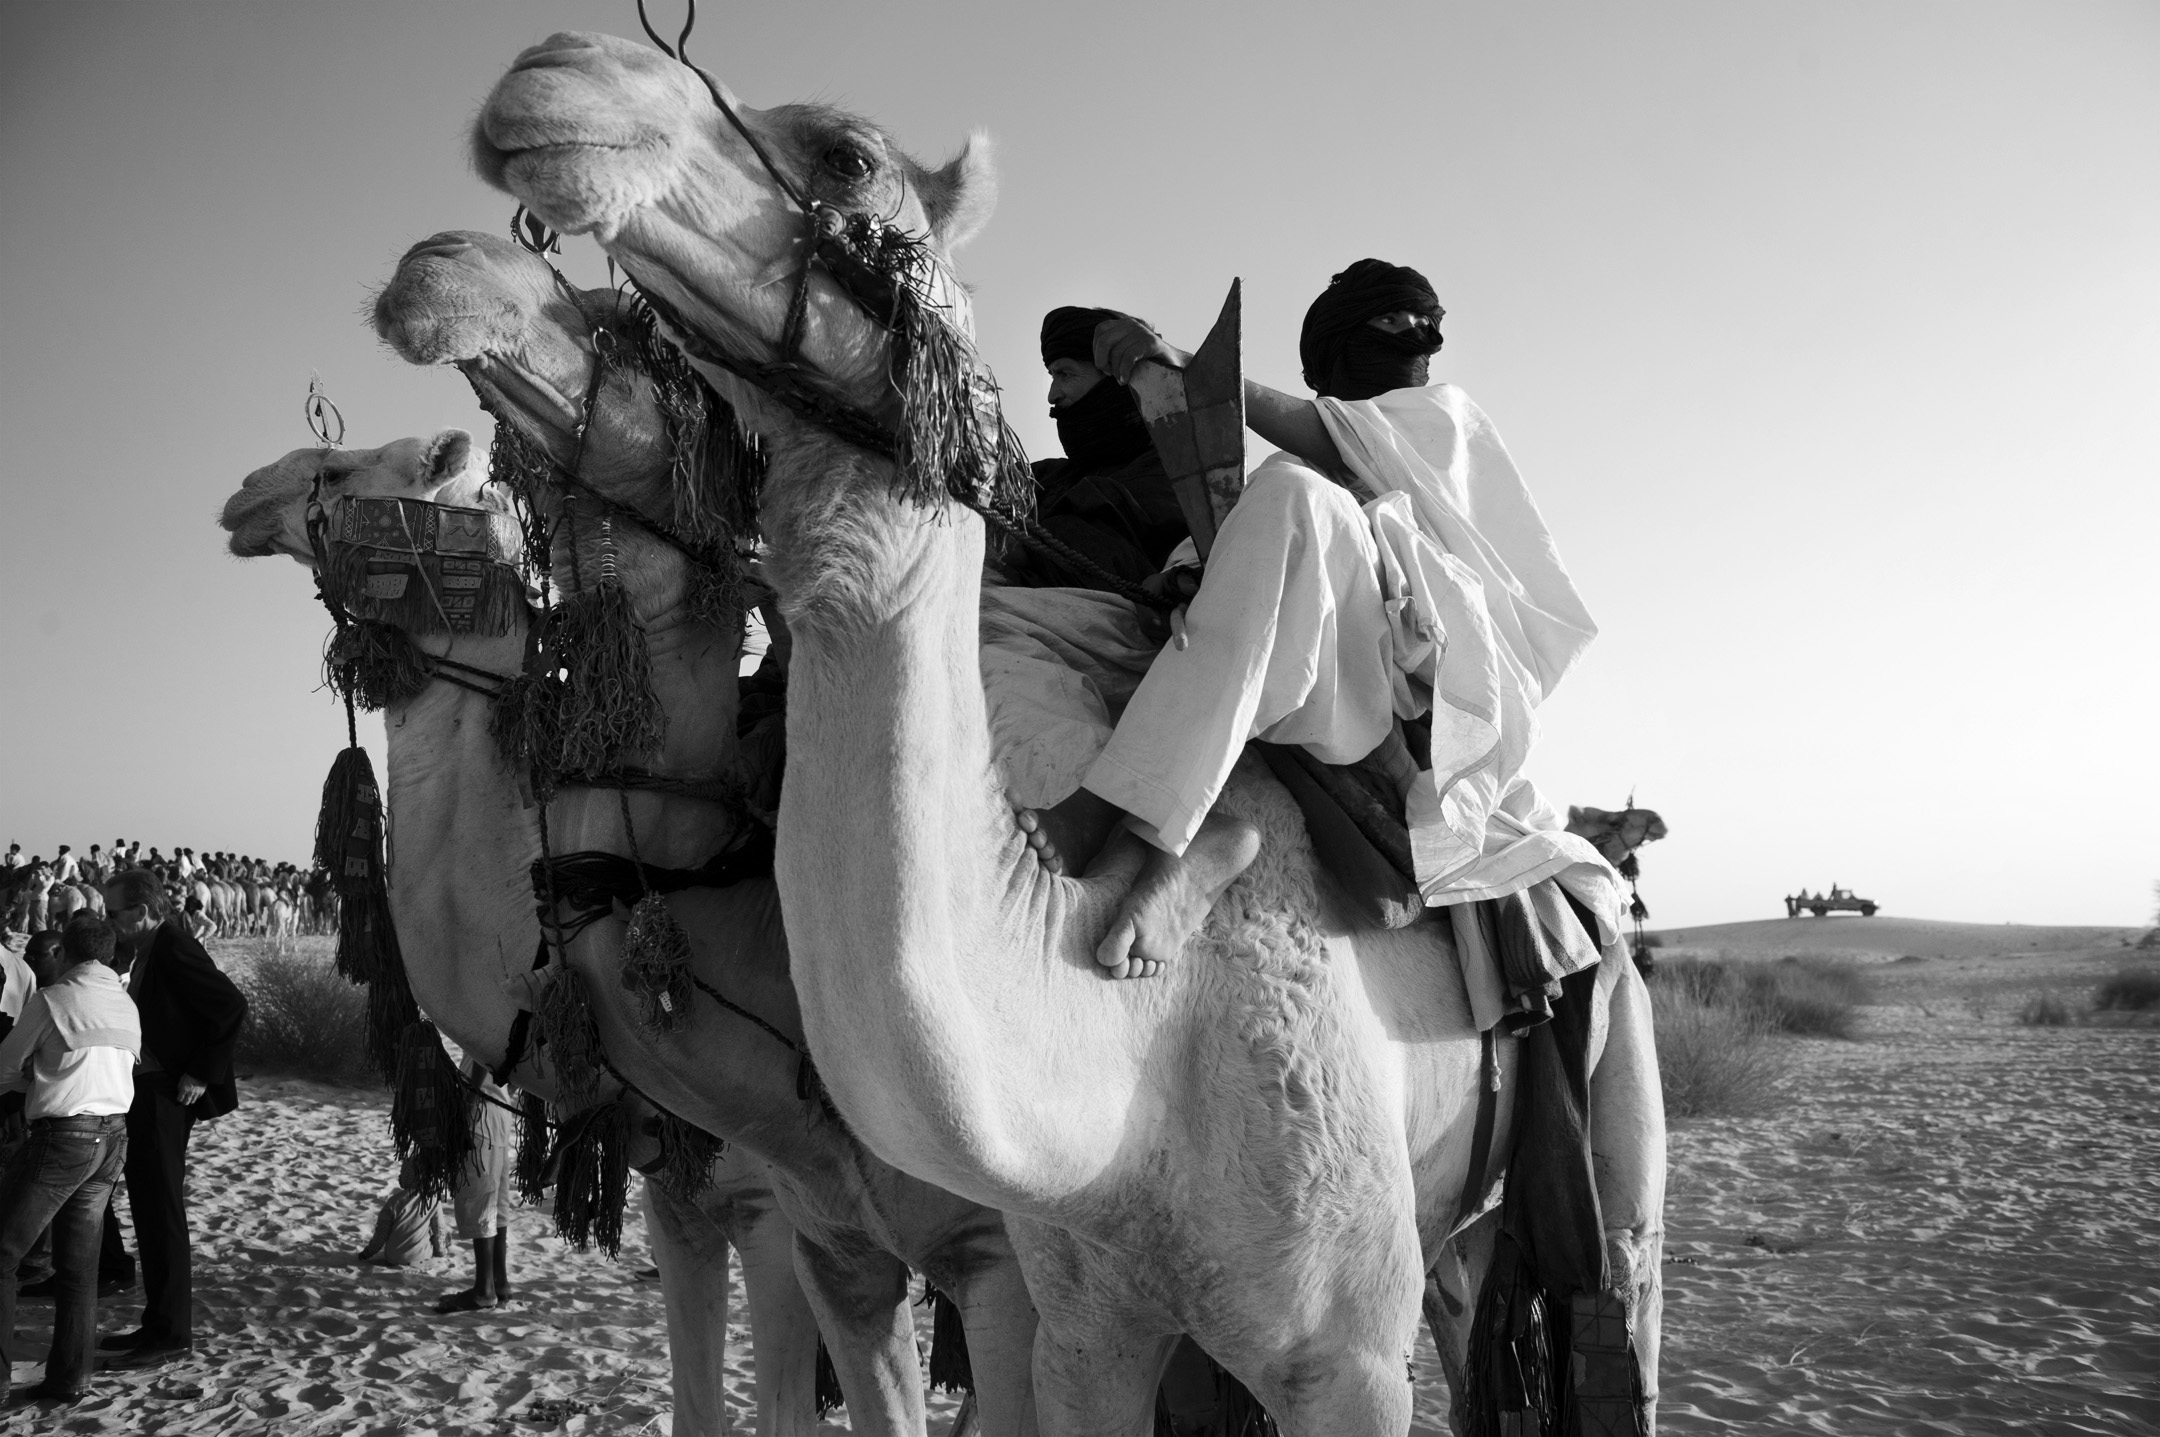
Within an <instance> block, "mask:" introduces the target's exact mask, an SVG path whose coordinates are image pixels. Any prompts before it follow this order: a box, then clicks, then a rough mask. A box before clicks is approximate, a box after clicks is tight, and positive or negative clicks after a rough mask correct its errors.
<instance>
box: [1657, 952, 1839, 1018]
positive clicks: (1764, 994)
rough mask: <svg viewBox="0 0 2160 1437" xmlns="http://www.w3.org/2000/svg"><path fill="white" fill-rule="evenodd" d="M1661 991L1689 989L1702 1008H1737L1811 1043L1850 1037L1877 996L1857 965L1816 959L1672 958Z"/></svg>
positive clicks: (1664, 966) (1662, 971)
mask: <svg viewBox="0 0 2160 1437" xmlns="http://www.w3.org/2000/svg"><path fill="white" fill-rule="evenodd" d="M1658 986H1659V987H1660V988H1661V989H1662V988H1666V987H1672V988H1679V989H1685V990H1686V991H1687V992H1688V993H1689V994H1691V995H1692V996H1693V997H1694V999H1695V1001H1697V1002H1699V1003H1705V1004H1709V1005H1711V1006H1715V1007H1726V1008H1734V1009H1738V1010H1740V1011H1742V1012H1745V1013H1748V1014H1750V1015H1751V1016H1752V1017H1754V1018H1755V1019H1756V1021H1757V1022H1759V1023H1760V1024H1761V1025H1762V1026H1763V1027H1765V1028H1767V1029H1769V1030H1771V1031H1773V1032H1779V1033H1791V1034H1795V1035H1797V1036H1800V1037H1808V1038H1850V1037H1851V1036H1852V1033H1853V1024H1854V1023H1855V1021H1857V1019H1858V1016H1859V1009H1860V1008H1861V1007H1862V1006H1863V1005H1864V1004H1866V1003H1867V1002H1868V1001H1869V999H1870V998H1871V997H1872V996H1873V994H1872V985H1871V984H1870V983H1869V981H1868V979H1867V975H1866V974H1864V973H1862V972H1861V971H1860V969H1859V967H1858V966H1857V965H1855V964H1853V963H1850V962H1847V961H1845V960H1843V959H1838V958H1824V957H1814V956H1801V957H1793V958H1787V959H1785V960H1783V961H1782V962H1778V963H1738V962H1730V961H1727V960H1725V959H1712V958H1670V959H1667V960H1666V961H1665V962H1663V963H1661V964H1660V965H1659V966H1658Z"/></svg>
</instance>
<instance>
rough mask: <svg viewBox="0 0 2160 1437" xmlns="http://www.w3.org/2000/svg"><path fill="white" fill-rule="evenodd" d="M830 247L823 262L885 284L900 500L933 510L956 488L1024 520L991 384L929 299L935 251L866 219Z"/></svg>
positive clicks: (1021, 483)
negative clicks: (897, 411)
mask: <svg viewBox="0 0 2160 1437" xmlns="http://www.w3.org/2000/svg"><path fill="white" fill-rule="evenodd" d="M837 243H838V244H839V245H840V246H843V247H844V249H845V256H844V257H841V256H835V255H832V254H830V253H828V252H827V250H826V249H824V248H821V250H820V254H821V256H823V257H825V258H826V259H827V262H828V264H833V262H834V260H835V259H836V258H838V259H839V264H837V265H834V268H835V269H836V270H837V269H840V268H842V267H850V268H852V266H848V265H847V261H848V260H849V259H852V261H853V262H854V266H860V269H861V271H863V272H866V273H867V276H869V277H873V283H874V282H875V281H877V280H882V281H885V282H886V283H889V284H890V286H891V312H890V313H889V314H888V315H887V316H885V317H884V322H885V324H886V326H887V327H888V328H889V329H891V331H892V334H893V382H894V385H895V387H896V388H898V389H899V391H900V394H901V417H900V433H899V436H898V443H897V445H896V451H897V452H896V456H895V457H896V459H897V461H898V464H897V468H898V474H897V476H896V477H897V481H898V484H899V489H900V493H901V496H902V497H903V498H906V499H911V500H913V501H915V502H917V503H923V504H934V503H938V502H940V501H942V500H943V499H944V498H945V496H946V495H947V494H949V493H956V492H958V491H959V490H960V489H961V488H962V487H963V486H964V488H965V490H966V493H965V496H964V497H966V498H969V499H972V500H973V501H974V502H976V503H978V504H981V505H984V506H986V507H989V508H995V509H998V510H1000V511H1002V512H1003V513H1005V514H1008V515H1011V516H1014V517H1020V516H1025V515H1031V514H1032V513H1033V512H1034V503H1035V480H1034V474H1033V472H1032V471H1031V470H1030V469H1029V467H1028V462H1027V452H1026V451H1025V450H1024V449H1022V448H1021V445H1020V440H1019V437H1018V436H1017V435H1015V434H1014V433H1013V431H1012V426H1011V425H1009V424H1007V423H1006V422H1005V415H1004V406H1003V403H1002V401H1001V397H1000V395H999V392H998V386H997V381H996V380H995V379H994V378H992V377H991V374H990V370H989V367H988V366H987V365H985V364H984V363H983V362H982V356H981V355H980V354H978V353H977V352H976V350H975V345H974V343H973V341H971V340H970V339H969V337H968V336H967V335H966V334H965V333H963V332H962V331H961V329H960V328H959V327H958V326H957V325H955V324H954V323H953V322H952V321H951V320H950V319H949V318H948V317H947V316H946V314H945V313H944V309H943V306H941V305H939V304H936V303H935V302H933V301H932V299H931V297H930V296H931V294H932V291H933V285H934V283H935V280H936V278H937V276H938V273H939V268H940V261H939V259H938V257H937V255H936V254H935V253H934V252H933V251H932V250H931V249H930V248H929V246H928V245H926V244H925V243H924V242H923V241H922V240H921V239H920V238H918V237H916V236H913V235H908V234H903V233H902V232H900V231H899V230H897V229H894V228H892V227H891V226H889V225H884V224H881V223H880V222H879V221H877V220H876V219H875V218H873V217H872V216H869V215H853V216H850V217H849V219H848V221H847V225H846V228H845V229H844V230H843V231H842V232H841V234H840V235H839V236H838V240H837ZM842 278H843V282H845V281H846V280H847V279H848V276H846V275H843V276H842ZM850 287H851V288H853V287H855V286H853V285H851V286H850Z"/></svg>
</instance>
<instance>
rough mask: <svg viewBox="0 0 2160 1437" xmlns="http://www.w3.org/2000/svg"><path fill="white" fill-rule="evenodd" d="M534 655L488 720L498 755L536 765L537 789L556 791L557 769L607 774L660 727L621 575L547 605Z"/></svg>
mask: <svg viewBox="0 0 2160 1437" xmlns="http://www.w3.org/2000/svg"><path fill="white" fill-rule="evenodd" d="M537 659H538V662H537V663H536V664H533V665H531V666H529V667H528V669H527V672H525V673H524V674H521V675H520V676H519V677H518V678H517V679H516V680H514V681H513V682H511V683H510V684H508V685H506V686H505V687H504V689H503V691H502V693H501V695H500V697H499V698H498V699H497V700H496V705H495V712H494V714H493V716H492V717H491V718H490V720H489V730H490V732H492V733H493V734H494V736H495V741H496V744H497V746H498V747H499V748H500V749H501V750H502V754H503V757H504V758H505V759H507V760H509V762H510V763H511V765H512V766H513V767H515V768H518V769H520V770H523V769H527V768H529V769H531V770H532V771H533V773H534V774H535V776H536V778H537V779H538V781H539V786H540V787H541V789H542V790H543V791H542V792H541V793H539V794H538V795H536V796H537V797H539V798H541V799H543V800H544V799H545V798H546V797H547V796H548V795H549V794H551V793H552V792H553V790H554V779H555V778H556V776H558V775H561V774H570V773H604V772H606V771H607V770H609V769H611V768H614V767H616V766H618V765H619V764H620V763H621V762H622V761H623V759H624V758H625V756H626V755H629V754H633V753H644V752H648V751H650V750H652V749H654V748H657V747H658V746H659V744H660V741H661V740H662V738H664V737H665V736H666V732H667V716H666V715H665V714H664V713H663V712H662V711H661V709H660V700H659V697H658V696H657V695H656V694H655V693H654V692H653V687H652V656H651V655H650V654H649V653H647V652H646V648H645V630H644V629H643V628H642V627H641V626H640V625H639V624H638V621H637V616H636V615H635V614H634V613H633V612H632V611H631V608H630V596H629V595H628V594H627V593H625V592H624V590H623V588H622V586H621V585H620V584H615V583H603V584H600V585H598V586H597V587H595V588H593V589H592V590H590V591H589V592H586V593H581V594H572V595H570V596H568V597H567V598H565V599H564V600H563V602H562V603H561V604H560V605H559V606H558V607H556V608H555V609H553V610H551V611H550V613H549V615H548V619H547V623H546V625H545V626H544V628H543V629H542V637H541V643H540V652H539V654H538V655H537Z"/></svg>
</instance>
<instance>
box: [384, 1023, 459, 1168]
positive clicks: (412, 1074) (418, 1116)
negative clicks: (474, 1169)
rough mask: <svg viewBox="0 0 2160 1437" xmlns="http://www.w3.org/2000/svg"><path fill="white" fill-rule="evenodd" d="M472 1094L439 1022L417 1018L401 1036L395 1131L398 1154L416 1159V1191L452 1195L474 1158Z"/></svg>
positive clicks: (393, 1111)
mask: <svg viewBox="0 0 2160 1437" xmlns="http://www.w3.org/2000/svg"><path fill="white" fill-rule="evenodd" d="M468 1096H469V1094H468V1090H467V1088H466V1086H465V1083H464V1081H463V1080H462V1079H461V1078H460V1077H459V1076H458V1070H457V1066H456V1065H455V1064H453V1063H452V1062H451V1061H450V1055H449V1054H448V1053H446V1052H444V1051H443V1045H442V1037H441V1035H440V1034H438V1033H437V1032H436V1031H435V1025H434V1024H433V1023H429V1022H427V1021H425V1020H422V1021H418V1022H415V1023H413V1024H411V1025H410V1026H408V1027H407V1028H406V1029H405V1030H404V1031H403V1032H401V1033H400V1034H399V1035H398V1044H397V1088H396V1090H395V1092H394V1093H393V1095H392V1097H391V1100H390V1131H391V1134H392V1136H393V1137H394V1139H395V1140H396V1143H397V1151H398V1156H399V1157H401V1158H405V1159H409V1160H410V1167H411V1171H412V1173H413V1175H414V1176H415V1178H416V1179H417V1181H418V1187H417V1189H416V1191H419V1192H421V1193H424V1194H426V1195H427V1196H429V1197H434V1198H441V1197H444V1196H446V1195H448V1193H449V1192H450V1189H451V1188H453V1187H454V1186H456V1184H457V1180H458V1178H459V1176H460V1175H461V1174H462V1173H463V1172H464V1170H465V1168H466V1166H467V1165H468V1164H469V1163H470V1162H471V1161H472V1153H473V1136H472V1113H471V1111H470V1108H469V1104H468V1102H467V1099H468Z"/></svg>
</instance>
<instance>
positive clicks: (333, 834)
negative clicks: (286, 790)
mask: <svg viewBox="0 0 2160 1437" xmlns="http://www.w3.org/2000/svg"><path fill="white" fill-rule="evenodd" d="M382 814H383V809H382V790H381V789H380V788H379V787H378V786H377V785H376V782H375V765H374V764H373V763H372V762H370V761H369V759H368V755H367V750H366V749H364V748H361V747H360V746H359V745H358V744H354V745H353V746H352V747H350V748H347V749H346V750H344V751H343V752H342V753H340V754H339V755H338V756H337V759H336V760H335V761H334V762H333V763H332V764H331V765H330V775H329V777H328V778H326V779H324V780H323V797H322V808H321V809H320V810H319V811H318V813H317V815H316V819H315V863H316V866H317V867H319V868H322V869H323V870H324V871H326V872H327V873H329V874H330V876H331V879H332V881H333V882H334V883H335V884H336V885H337V891H338V947H337V970H338V972H339V973H341V974H343V975H344V976H345V979H346V981H348V982H351V983H365V984H367V985H369V993H368V1016H369V1024H368V1029H369V1031H368V1052H369V1054H370V1055H371V1056H372V1057H373V1058H374V1059H375V1062H376V1066H377V1068H378V1070H379V1071H380V1072H381V1073H382V1075H383V1077H384V1078H385V1079H386V1080H388V1081H393V1082H394V1081H395V1080H396V1078H397V1042H398V1035H399V1034H400V1033H402V1032H403V1031H404V1029H405V1027H406V1025H407V1024H409V1023H410V1022H412V1021H413V1020H414V1019H415V1018H417V1017H418V1016H419V1014H418V1012H417V1010H415V1009H414V1007H413V1001H412V990H411V989H410V988H408V987H407V986H406V983H405V960H404V957H403V955H402V954H400V953H399V952H398V941H397V929H396V927H395V926H394V925H393V924H392V923H391V921H390V895H389V887H388V882H387V879H386V877H385V874H384V871H383V818H382Z"/></svg>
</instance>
